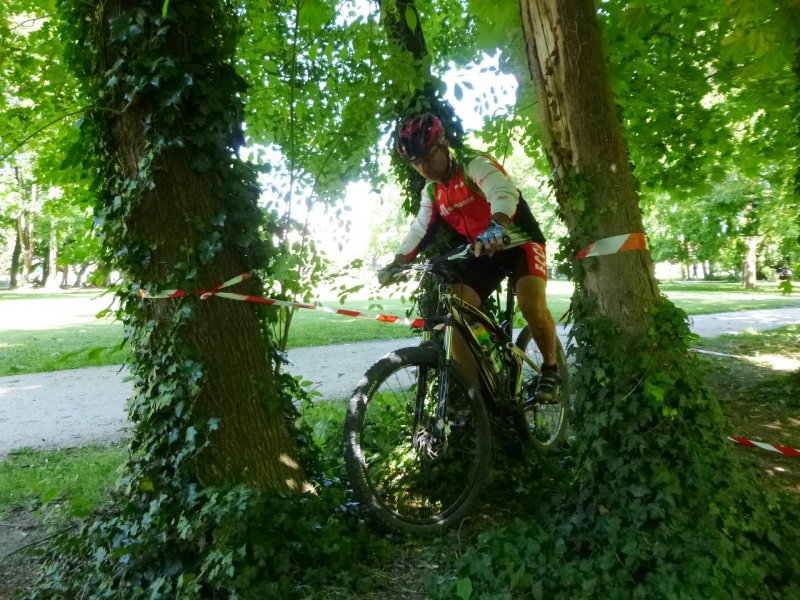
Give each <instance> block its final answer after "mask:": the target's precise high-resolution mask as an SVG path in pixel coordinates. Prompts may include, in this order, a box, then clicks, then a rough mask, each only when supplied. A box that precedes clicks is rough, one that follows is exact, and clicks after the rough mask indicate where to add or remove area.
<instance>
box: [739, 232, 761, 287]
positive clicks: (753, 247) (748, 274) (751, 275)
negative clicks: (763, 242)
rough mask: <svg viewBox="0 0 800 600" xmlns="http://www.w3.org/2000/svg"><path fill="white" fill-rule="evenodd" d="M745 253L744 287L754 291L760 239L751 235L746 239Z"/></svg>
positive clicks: (743, 267)
mask: <svg viewBox="0 0 800 600" xmlns="http://www.w3.org/2000/svg"><path fill="white" fill-rule="evenodd" d="M744 243H745V247H746V248H747V251H746V253H745V257H744V261H742V287H743V288H744V289H746V290H753V289H755V288H756V284H757V278H756V268H757V267H756V253H757V250H758V237H757V236H754V235H749V236H746V237H745V238H744Z"/></svg>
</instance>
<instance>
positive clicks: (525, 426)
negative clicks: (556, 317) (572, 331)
mask: <svg viewBox="0 0 800 600" xmlns="http://www.w3.org/2000/svg"><path fill="white" fill-rule="evenodd" d="M516 345H517V348H519V349H520V350H522V351H524V352H525V354H527V355H528V358H530V359H531V360H532V361H533V363H534V364H535V365H536V368H535V369H534V368H533V367H531V365H529V364H528V363H524V365H523V367H522V396H523V397H522V401H523V402H524V401H526V400H529V399H530V397H532V396H533V394H534V392H535V391H536V385H537V383H538V381H539V374H540V372H541V366H542V362H543V357H542V352H541V350H540V349H539V346H538V344H537V343H536V340H534V339H533V335H532V334H531V330H530V328H529V327H527V326H526V327H525V328H524V329H523V330H522V331H520V333H519V336H518V337H517V342H516ZM556 364H557V365H558V374H559V376H560V377H561V391H560V392H559V395H558V398H557V399H556V400H554V401H553V402H550V403H538V404H534V405H533V406H530V407H529V408H526V409H525V411H524V413H523V414H522V415H521V416H520V423H519V427H520V428H521V429H522V431H523V435H525V436H526V437H529V438H530V440H531V442H532V443H533V445H534V446H536V447H537V448H538V449H539V450H542V451H544V452H551V451H556V450H558V449H559V448H560V447H561V446H562V445H563V443H564V440H565V438H566V437H567V428H568V426H569V412H570V411H569V403H570V400H569V371H568V370H567V361H566V356H565V355H564V348H563V347H562V345H561V341H560V340H559V339H558V338H556ZM523 415H524V416H523Z"/></svg>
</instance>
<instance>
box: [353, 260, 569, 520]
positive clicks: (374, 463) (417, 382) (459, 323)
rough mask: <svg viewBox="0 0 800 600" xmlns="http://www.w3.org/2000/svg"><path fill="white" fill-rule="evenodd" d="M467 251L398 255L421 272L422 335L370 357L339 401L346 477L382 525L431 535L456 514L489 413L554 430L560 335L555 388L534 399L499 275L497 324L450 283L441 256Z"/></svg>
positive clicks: (483, 468) (563, 407) (528, 364)
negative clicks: (432, 301)
mask: <svg viewBox="0 0 800 600" xmlns="http://www.w3.org/2000/svg"><path fill="white" fill-rule="evenodd" d="M471 253H472V247H471V246H470V245H467V246H464V247H462V248H457V249H456V250H455V251H453V252H450V253H448V254H445V255H444V256H441V257H439V258H437V259H434V260H431V261H429V262H426V263H423V264H417V265H406V273H407V274H408V272H410V271H418V272H420V273H421V274H422V278H431V279H432V280H433V284H434V288H435V289H436V290H437V293H438V301H437V308H436V310H435V311H434V312H435V314H433V315H431V316H427V317H425V318H423V319H422V321H423V341H422V343H421V344H420V345H419V346H415V347H409V348H401V349H399V350H396V351H394V352H391V353H390V354H388V355H387V356H385V357H383V358H381V359H380V360H379V361H378V362H376V363H375V364H374V365H372V367H370V369H369V370H368V371H367V372H366V374H365V375H364V377H363V378H362V379H361V381H360V383H359V384H358V387H357V388H356V390H355V391H354V393H353V396H352V398H351V400H350V405H349V409H348V413H347V416H346V418H345V425H344V433H345V443H344V453H345V464H346V468H347V473H348V477H349V479H350V482H351V484H352V486H353V490H354V493H355V494H356V495H357V497H358V498H359V499H360V500H361V502H362V504H363V505H364V506H366V507H367V508H368V510H369V512H370V514H371V515H372V516H373V517H375V518H376V519H377V520H378V521H379V522H381V523H383V524H384V525H387V526H389V527H390V528H392V529H401V530H406V531H411V532H417V533H432V532H435V531H439V530H442V529H444V528H446V527H448V526H450V525H452V524H454V523H456V522H458V521H459V520H460V519H461V518H462V517H463V516H464V515H465V514H466V513H467V511H468V510H469V509H470V507H471V505H472V504H473V503H474V502H475V500H476V498H477V496H478V494H479V492H480V490H481V488H482V485H483V482H484V480H485V478H486V475H487V473H488V471H489V466H490V462H491V453H492V429H493V422H494V423H495V424H496V423H498V422H503V423H511V427H512V428H513V429H514V430H515V431H516V432H517V434H519V435H520V436H521V437H522V439H523V440H524V441H525V442H530V443H532V444H533V445H534V446H535V447H536V448H537V449H539V450H541V451H545V452H547V451H553V450H554V449H556V448H558V447H559V446H560V445H561V444H562V442H563V441H564V438H565V436H566V432H567V424H568V416H569V374H568V372H567V365H566V360H565V356H564V350H563V348H562V346H561V343H560V342H559V341H558V339H557V340H556V342H557V344H558V347H557V363H558V368H559V374H560V376H561V392H560V394H559V396H558V398H557V399H555V400H554V401H553V402H552V403H548V404H544V403H537V402H535V401H534V400H533V396H534V393H535V391H536V386H537V383H538V379H539V374H540V371H541V364H542V355H541V352H540V351H539V348H538V346H537V345H536V342H535V340H534V339H533V336H532V334H531V332H530V330H529V328H528V327H527V326H526V327H525V328H524V329H523V330H522V331H521V332H520V333H519V335H518V336H517V339H516V342H514V341H512V339H513V337H512V336H513V317H514V292H513V286H511V285H510V284H507V285H506V287H507V292H506V303H505V310H504V311H503V315H502V316H503V320H502V322H501V323H500V324H498V323H497V322H496V321H495V320H494V319H492V318H491V317H490V316H488V315H487V314H485V313H484V312H482V311H481V310H479V309H477V308H475V307H473V306H471V305H469V304H467V303H466V302H464V301H462V300H461V299H460V298H459V297H458V296H456V295H455V294H454V292H453V288H452V284H453V283H454V281H453V279H454V273H453V264H454V262H455V261H459V260H465V259H467V258H468V257H469V256H470V255H471ZM456 330H457V331H459V332H460V333H461V336H462V337H463V338H464V340H465V341H466V343H467V346H468V347H469V352H470V354H471V355H472V357H473V358H474V360H475V364H476V366H477V370H478V373H477V375H478V379H479V380H480V386H478V387H476V386H475V385H474V384H472V383H470V382H471V381H474V380H475V378H474V377H473V378H470V377H468V375H467V373H466V372H465V369H464V367H463V366H462V365H461V364H459V363H457V362H455V361H454V360H452V349H453V335H454V331H456Z"/></svg>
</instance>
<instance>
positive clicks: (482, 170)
mask: <svg viewBox="0 0 800 600" xmlns="http://www.w3.org/2000/svg"><path fill="white" fill-rule="evenodd" d="M466 158H467V160H464V161H458V160H456V159H455V158H454V157H451V159H452V160H454V161H455V166H456V168H455V174H454V175H453V177H452V178H451V179H450V181H448V182H447V183H438V182H434V181H430V182H428V184H427V185H426V186H425V188H424V189H423V190H422V199H421V200H422V201H421V203H420V208H419V212H418V213H417V216H416V218H415V219H414V222H413V223H412V224H411V228H410V229H409V231H408V234H407V235H406V238H405V240H404V241H403V243H402V244H401V245H400V248H398V250H397V254H402V255H405V256H406V258H408V260H413V258H414V257H415V256H416V255H417V254H418V253H419V252H420V251H421V250H422V249H423V248H424V246H425V245H426V242H427V241H428V239H429V238H430V236H428V235H427V234H428V233H430V231H431V230H432V228H433V227H434V225H435V224H436V223H437V222H438V221H439V219H441V220H442V221H444V222H445V223H447V224H448V225H449V226H450V227H452V228H453V229H455V230H456V231H457V232H458V233H460V234H461V235H462V236H464V237H465V238H466V240H467V241H469V242H474V241H475V239H476V238H477V237H478V235H480V234H481V233H482V232H483V231H484V230H485V229H486V228H487V227H488V226H489V222H490V220H491V217H492V215H493V214H494V213H502V214H504V215H506V216H508V217H509V218H510V219H511V220H512V221H513V222H514V224H515V225H517V226H518V227H520V228H521V229H522V230H523V231H525V232H526V233H528V235H530V236H531V239H532V240H533V241H535V242H539V243H544V236H543V235H542V232H541V229H540V228H539V224H538V223H537V222H536V219H534V218H533V215H532V214H531V211H530V208H529V207H528V204H527V202H525V200H523V198H522V195H521V194H520V192H519V190H518V189H517V187H516V186H515V185H514V183H513V182H512V181H511V180H510V179H509V178H508V175H507V174H506V171H505V169H503V167H502V166H501V165H500V163H498V162H497V161H496V160H495V159H494V158H492V157H491V156H489V155H488V154H477V153H473V154H470V155H467V157H466Z"/></svg>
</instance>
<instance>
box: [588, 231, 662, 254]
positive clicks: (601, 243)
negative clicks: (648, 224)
mask: <svg viewBox="0 0 800 600" xmlns="http://www.w3.org/2000/svg"><path fill="white" fill-rule="evenodd" d="M645 249H647V238H646V237H645V236H644V233H642V232H639V233H624V234H622V235H614V236H611V237H607V238H603V239H601V240H597V241H596V242H592V243H591V244H589V245H588V246H587V247H586V248H584V249H583V250H580V251H578V254H577V257H578V258H581V259H583V258H589V257H591V256H603V255H606V254H619V253H620V252H628V251H629V250H645Z"/></svg>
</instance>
